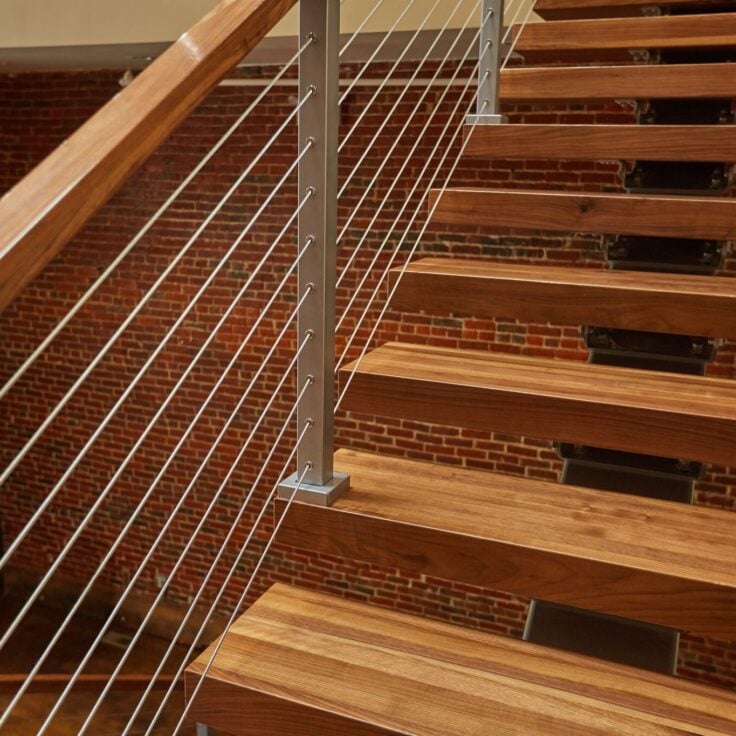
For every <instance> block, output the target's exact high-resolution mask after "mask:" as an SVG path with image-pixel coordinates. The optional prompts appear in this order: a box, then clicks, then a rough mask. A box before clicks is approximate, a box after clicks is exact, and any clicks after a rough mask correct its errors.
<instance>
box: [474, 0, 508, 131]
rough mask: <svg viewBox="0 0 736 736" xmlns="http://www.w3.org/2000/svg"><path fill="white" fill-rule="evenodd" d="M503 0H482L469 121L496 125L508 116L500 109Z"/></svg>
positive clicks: (476, 123) (504, 120)
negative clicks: (474, 95)
mask: <svg viewBox="0 0 736 736" xmlns="http://www.w3.org/2000/svg"><path fill="white" fill-rule="evenodd" d="M503 8H504V0H483V7H482V10H481V13H482V15H481V20H480V23H481V26H480V62H479V64H478V104H477V107H476V111H475V115H468V118H467V123H468V125H498V124H499V123H505V122H506V121H507V118H506V117H505V116H504V115H501V114H500V113H499V82H500V74H501V45H502V42H503Z"/></svg>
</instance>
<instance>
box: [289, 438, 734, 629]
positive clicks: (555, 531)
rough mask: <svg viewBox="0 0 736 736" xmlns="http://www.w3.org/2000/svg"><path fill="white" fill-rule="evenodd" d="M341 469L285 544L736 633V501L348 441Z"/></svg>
mask: <svg viewBox="0 0 736 736" xmlns="http://www.w3.org/2000/svg"><path fill="white" fill-rule="evenodd" d="M335 467H336V468H337V470H339V471H341V472H345V473H348V474H349V475H350V479H351V489H350V491H348V492H347V493H346V494H345V495H344V496H342V497H341V498H340V499H339V500H338V501H337V502H336V503H335V504H334V505H333V506H332V507H331V508H329V509H325V508H319V507H317V506H308V505H305V504H298V505H297V504H294V505H293V506H292V507H291V509H290V510H289V514H288V516H287V517H286V519H285V521H284V523H283V526H282V527H281V531H280V540H281V541H282V542H284V543H286V544H289V545H293V546H296V547H304V548H308V549H310V550H312V551H318V552H321V553H324V554H329V555H336V556H338V557H345V558H347V559H358V560H362V561H364V562H370V563H373V564H378V565H384V566H388V567H398V568H400V569H402V570H410V571H412V572H413V573H416V574H421V575H430V576H434V577H439V578H443V579H446V580H455V581H458V582H462V583H467V584H470V585H477V586H480V587H484V588H489V589H492V590H503V591H506V592H508V593H514V594H517V595H522V596H525V597H529V598H542V599H544V600H549V601H556V602H558V603H563V604H567V605H572V606H577V607H579V608H585V609H589V610H594V611H599V612H602V613H609V614H614V615H618V616H624V617H626V618H633V619H638V620H642V621H648V622H650V623H654V624H660V625H662V626H670V627H672V628H676V629H685V630H690V631H696V632H699V633H701V634H708V635H711V636H716V637H722V638H725V639H733V638H734V635H735V634H736V568H735V567H734V565H733V559H734V555H735V554H736V536H735V535H734V528H735V526H736V517H734V515H732V514H730V513H728V512H725V511H717V510H713V509H703V508H694V507H689V506H683V505H681V504H676V503H670V502H666V501H654V500H651V499H643V498H639V497H635V496H628V495H623V494H618V493H601V492H600V491H595V490H589V489H585V488H576V487H574V486H559V485H557V484H555V483H548V482H544V481H538V480H531V479H528V478H517V477H511V476H504V475H497V474H493V473H487V472H482V471H477V470H466V469H462V468H456V467H450V466H446V465H440V464H432V463H426V462H417V461H412V460H401V459H396V458H388V457H382V456H378V455H370V454H368V453H361V452H356V451H350V450H340V451H339V452H338V453H337V454H336V455H335ZM450 499H451V502H450V501H449V500H450ZM284 504H285V502H282V501H280V502H279V504H278V507H277V517H280V514H281V512H282V511H283V509H284ZM540 530H544V533H543V534H540V533H539V532H540ZM695 540H697V542H695Z"/></svg>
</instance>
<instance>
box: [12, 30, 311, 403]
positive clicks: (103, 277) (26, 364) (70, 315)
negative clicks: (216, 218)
mask: <svg viewBox="0 0 736 736" xmlns="http://www.w3.org/2000/svg"><path fill="white" fill-rule="evenodd" d="M313 43H314V39H313V38H308V39H307V40H306V41H305V42H304V43H303V44H302V46H301V47H300V48H299V50H298V51H297V52H296V53H295V54H294V56H292V57H291V59H289V61H287V62H286V64H285V65H284V66H283V67H282V68H281V70H280V71H279V72H278V74H277V75H276V76H275V77H274V78H273V79H272V80H270V82H268V83H267V85H266V86H265V87H264V89H263V90H262V91H261V92H260V93H259V94H258V96H257V97H256V98H255V99H254V100H253V102H251V104H250V105H248V107H247V108H246V110H245V111H244V112H243V113H242V114H241V115H240V116H239V117H238V119H237V120H236V121H235V122H234V123H233V124H232V125H231V126H230V127H229V128H228V129H227V131H225V133H224V134H223V135H222V137H221V138H220V139H219V140H218V141H217V143H216V144H215V145H214V146H213V147H212V148H211V149H210V150H209V151H208V152H207V154H206V155H205V156H204V157H203V158H202V159H201V160H200V162H199V163H198V164H197V165H196V166H195V167H194V168H193V169H192V171H191V172H190V173H189V174H187V176H186V177H185V178H184V179H183V180H182V182H181V183H180V184H179V186H178V187H177V188H176V189H175V190H174V191H173V192H172V194H171V195H170V196H169V197H168V199H167V200H166V201H165V202H164V203H163V204H162V205H161V207H159V209H158V210H156V212H155V213H154V214H153V215H152V216H151V217H150V218H149V220H148V221H147V222H146V224H145V225H144V226H143V227H142V228H141V229H140V230H139V231H138V233H137V234H136V235H135V236H134V237H133V238H132V240H130V241H129V242H128V244H127V245H126V246H125V248H123V250H122V251H120V253H119V254H118V255H117V256H116V257H115V258H114V259H113V261H112V262H111V263H110V264H109V265H108V266H107V267H106V268H105V270H104V271H103V272H102V273H101V274H100V276H99V277H98V278H97V279H96V280H95V281H94V283H93V284H92V285H91V286H90V287H89V288H88V289H87V291H85V292H84V294H83V295H82V296H81V297H80V298H79V299H78V300H77V302H76V303H75V304H74V306H73V307H72V308H71V309H70V310H69V312H67V313H66V315H64V317H63V318H62V319H61V320H60V321H59V323H58V324H57V325H56V326H55V327H54V328H53V329H52V330H51V332H50V333H49V334H48V335H47V336H46V337H45V338H44V340H43V341H42V342H41V343H40V344H39V345H38V346H37V347H36V349H35V350H34V351H33V352H32V353H31V354H30V355H29V356H28V357H27V358H26V359H25V361H23V363H22V364H21V365H20V367H19V368H18V369H17V370H16V371H15V372H14V373H13V375H12V376H11V377H10V378H9V379H8V380H7V381H6V382H5V384H4V385H3V386H2V388H0V400H2V399H3V398H4V397H5V396H6V395H7V393H8V392H9V391H10V389H12V388H13V386H15V384H16V383H17V382H18V381H19V380H20V379H21V378H22V377H23V375H24V374H25V373H26V371H27V370H28V369H29V368H30V367H31V366H32V365H33V364H34V363H35V362H36V360H37V359H38V358H39V357H40V356H41V354H42V353H43V352H44V351H45V350H46V349H47V348H48V347H49V345H51V343H52V342H53V341H54V340H55V339H56V338H57V337H58V335H59V334H60V333H61V331H62V330H63V329H64V328H65V327H66V326H67V325H68V324H69V322H71V320H72V319H74V317H75V316H76V315H77V314H78V313H79V311H80V310H81V309H82V307H83V306H84V305H85V304H86V303H87V302H88V301H89V300H90V299H91V298H92V296H94V294H95V293H96V292H97V290H98V289H99V288H100V286H102V284H103V283H105V281H107V279H108V278H109V277H110V275H111V274H112V273H113V271H115V269H116V268H117V267H118V266H119V265H120V264H121V263H122V261H123V259H125V257H126V256H127V255H128V254H129V253H130V252H131V251H132V250H133V249H134V248H135V247H136V246H137V245H138V244H139V243H140V242H141V240H143V238H144V237H145V236H146V235H147V234H148V232H149V231H150V230H151V228H152V227H153V226H154V225H155V224H156V223H157V222H158V221H159V220H160V219H161V216H162V215H163V214H164V213H166V212H167V211H168V209H169V207H171V205H172V204H174V202H176V200H177V199H178V198H179V196H180V195H181V193H182V192H183V191H184V190H185V189H186V188H187V187H188V186H189V185H190V184H191V183H192V181H194V179H195V178H196V177H197V176H199V174H200V173H201V172H202V170H203V169H204V168H205V166H207V164H208V163H209V162H210V161H211V160H212V159H213V158H214V157H215V156H216V155H217V154H218V153H219V152H220V150H222V148H223V146H224V145H225V144H226V143H227V142H228V141H229V140H230V138H232V136H233V135H234V134H235V132H236V131H237V130H238V129H239V128H240V126H241V125H242V124H243V123H244V122H245V121H246V119H247V118H248V117H249V116H250V115H251V113H252V112H253V111H254V110H255V109H256V107H258V105H259V104H260V103H261V102H262V101H263V100H264V98H265V97H266V95H267V94H268V93H269V92H270V91H271V90H272V89H273V88H274V87H275V86H277V85H278V83H279V82H280V80H281V79H282V78H283V76H284V74H286V72H287V71H288V70H289V69H290V68H291V67H292V66H293V65H294V64H295V63H296V62H297V61H298V60H299V58H300V57H301V55H302V54H303V53H304V51H305V50H306V49H307V48H308V47H309V46H311V45H312V44H313Z"/></svg>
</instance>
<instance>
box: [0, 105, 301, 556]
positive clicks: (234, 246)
mask: <svg viewBox="0 0 736 736" xmlns="http://www.w3.org/2000/svg"><path fill="white" fill-rule="evenodd" d="M310 97H311V93H309V92H308V93H307V94H306V95H305V97H304V100H307V99H309V98H310ZM301 104H303V103H300V104H299V106H298V107H297V110H298V109H299V107H300V106H301ZM311 146H312V144H311V143H308V144H307V145H306V146H305V147H304V148H303V149H302V152H301V153H300V154H299V156H297V158H296V160H295V161H294V162H293V163H292V164H291V165H290V166H289V168H288V169H287V171H286V173H285V174H284V176H283V177H282V178H281V179H280V181H279V182H278V184H277V185H276V186H275V187H274V189H273V190H272V191H271V192H270V194H269V195H268V197H267V198H266V200H265V201H264V202H263V203H262V204H261V206H260V207H259V208H258V210H257V211H256V213H255V214H254V215H253V217H252V218H251V219H250V220H249V222H248V224H247V225H246V226H245V228H244V229H243V230H242V231H241V233H240V235H239V236H238V238H237V239H236V240H235V242H234V243H233V244H232V245H231V246H230V248H229V249H228V251H227V253H226V254H225V256H224V257H223V258H222V259H221V260H220V262H219V263H218V265H217V266H215V268H214V269H213V271H212V272H211V273H210V275H209V276H208V277H207V279H206V280H205V282H204V284H203V285H202V286H201V287H200V289H199V291H198V292H197V294H196V295H195V297H194V298H193V299H192V300H191V301H190V302H189V303H188V304H187V306H186V308H185V309H184V311H183V312H182V314H181V315H180V316H179V318H178V319H177V320H176V322H175V323H174V324H173V325H172V326H171V327H170V328H169V330H168V332H167V334H166V335H165V337H164V339H163V340H162V341H161V342H160V343H159V345H158V346H157V347H156V349H155V350H154V351H153V353H151V355H150V356H149V357H148V358H147V359H146V361H145V363H144V364H143V366H142V367H141V368H140V369H139V371H138V373H137V374H136V376H135V378H134V379H133V380H132V381H131V382H130V383H129V384H128V387H127V388H126V389H125V391H124V392H123V393H122V394H121V395H120V397H119V398H118V400H117V401H116V403H115V404H114V406H113V408H112V409H111V410H110V411H109V412H108V413H107V415H106V416H105V418H104V419H103V420H102V422H101V423H100V424H99V425H98V427H97V429H96V430H95V431H94V433H93V434H92V435H91V436H90V438H89V439H88V440H87V442H86V443H85V445H84V446H83V448H82V450H80V452H79V453H78V454H77V456H76V457H75V459H74V461H73V462H72V463H71V465H70V466H69V467H68V468H67V470H66V471H65V472H64V474H63V475H62V477H61V479H60V480H59V481H58V482H57V484H56V485H55V486H54V488H53V490H52V491H51V492H50V493H49V494H48V495H47V496H46V498H45V499H44V501H43V502H42V503H41V505H40V506H39V508H38V509H37V510H36V512H34V514H33V516H32V517H31V519H29V521H28V522H27V523H26V524H25V525H24V527H23V529H22V530H21V532H20V533H19V534H18V535H17V536H16V538H15V539H14V540H13V542H12V543H11V544H10V545H9V546H8V549H7V551H6V552H5V554H3V556H2V558H0V569H1V568H2V567H3V566H4V565H5V564H7V562H8V560H9V559H10V558H11V556H12V555H13V553H14V552H15V550H16V549H17V548H18V546H19V545H20V544H21V542H22V541H23V539H25V537H26V535H27V534H28V532H29V531H30V530H31V529H32V528H33V526H34V525H35V523H36V522H37V521H38V519H39V518H40V517H41V516H42V515H43V512H44V511H45V509H46V508H48V506H49V504H50V503H51V502H52V501H53V499H54V498H55V497H56V495H57V494H58V493H59V491H60V490H61V488H62V487H63V486H64V483H65V482H66V480H67V479H68V478H69V477H70V475H71V474H72V473H73V472H74V470H75V469H76V467H77V466H78V465H79V463H80V462H81V461H82V459H83V458H84V457H85V456H86V454H87V452H88V451H89V449H90V448H91V447H92V446H93V445H94V443H95V442H96V441H97V439H98V438H99V436H100V435H101V434H102V432H103V431H104V429H105V427H107V425H108V424H109V422H110V421H111V420H112V418H113V417H114V416H115V414H116V413H117V411H118V410H119V409H120V407H121V406H122V405H123V403H125V401H126V399H127V398H128V396H129V395H130V394H131V393H132V391H133V390H134V389H135V387H136V386H137V385H138V383H139V382H140V380H141V379H142V378H143V376H144V375H145V373H146V371H147V370H148V368H149V367H150V366H151V365H152V363H153V362H154V361H155V359H156V358H157V357H158V355H159V354H160V353H161V352H162V351H163V349H164V348H165V347H166V345H167V344H168V341H169V340H170V339H171V337H172V336H173V335H174V333H175V332H176V330H177V329H178V328H179V326H180V325H181V324H182V323H183V322H184V320H185V319H186V318H187V316H188V315H189V313H190V312H191V311H192V309H193V308H194V306H195V305H196V304H197V302H198V301H199V299H200V297H201V296H202V295H203V294H204V293H205V291H206V290H207V288H209V286H210V285H211V284H212V282H213V281H214V279H215V277H216V276H217V274H218V273H219V272H220V271H221V270H222V268H223V267H224V266H225V264H226V262H227V261H228V260H229V258H230V256H231V255H232V254H233V253H234V252H235V251H236V250H237V248H238V247H239V246H240V244H241V242H242V240H243V239H244V238H245V236H246V235H247V234H248V232H249V231H250V229H251V228H252V227H253V225H254V224H255V223H256V221H257V220H258V219H259V217H260V216H261V214H262V213H263V212H264V211H265V210H266V209H267V208H268V206H269V205H270V203H271V201H272V200H273V198H274V197H275V195H276V193H277V192H278V191H279V190H280V189H281V187H282V186H283V185H284V184H285V183H286V181H288V179H289V178H290V177H291V175H292V174H293V172H294V171H295V170H296V168H297V166H298V165H299V162H300V161H301V159H302V158H303V157H304V155H305V154H306V153H307V152H308V151H309V150H310V149H311ZM159 280H160V281H163V274H162V277H161V278H160V279H159ZM152 289H153V287H152ZM153 290H154V291H155V289H153ZM131 321H132V320H131ZM121 333H122V329H119V330H118V333H116V335H114V336H113V338H111V340H110V341H109V342H108V346H111V344H112V342H114V340H116V339H117V335H118V334H121ZM95 360H97V359H95ZM94 362H95V361H93V363H94ZM90 365H92V364H90ZM80 378H81V377H80ZM85 378H86V376H85ZM81 382H83V381H78V385H76V388H78V387H79V385H81ZM76 388H75V389H74V390H75V391H76ZM57 408H58V405H57ZM54 411H56V410H54ZM53 413H54V412H52V414H53ZM37 434H38V436H40V434H39V433H37ZM34 436H35V435H34ZM28 449H30V447H29V448H28Z"/></svg>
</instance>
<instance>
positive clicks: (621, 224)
mask: <svg viewBox="0 0 736 736" xmlns="http://www.w3.org/2000/svg"><path fill="white" fill-rule="evenodd" d="M440 195H441V196H440ZM438 199H439V202H438V201H437V200H438ZM429 211H430V212H431V213H432V219H433V221H434V222H441V223H444V224H448V225H483V226H485V227H511V228H521V229H524V230H550V231H553V232H555V231H559V232H574V233H601V234H618V235H649V236H654V237H672V238H703V239H705V240H708V239H711V240H730V239H731V238H733V237H734V236H736V199H725V198H724V199H721V198H715V197H678V196H657V195H644V194H599V193H595V192H556V191H545V190H538V191H525V190H521V189H455V188H451V189H445V190H438V189H434V190H431V192H430V196H429Z"/></svg>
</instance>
